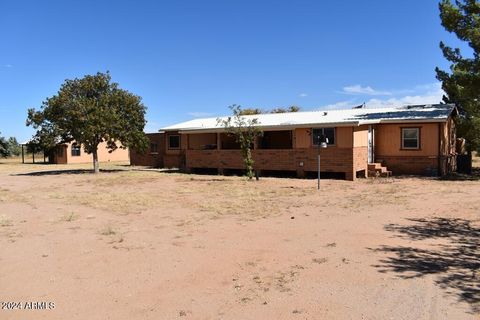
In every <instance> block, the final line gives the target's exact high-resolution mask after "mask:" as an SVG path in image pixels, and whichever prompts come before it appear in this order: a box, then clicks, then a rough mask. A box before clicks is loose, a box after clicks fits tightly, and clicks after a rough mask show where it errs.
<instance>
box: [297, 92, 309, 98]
mask: <svg viewBox="0 0 480 320" xmlns="http://www.w3.org/2000/svg"><path fill="white" fill-rule="evenodd" d="M298 96H299V97H300V98H305V97H308V94H307V93H300V94H299V95H298Z"/></svg>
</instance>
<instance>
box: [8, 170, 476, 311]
mask: <svg viewBox="0 0 480 320" xmlns="http://www.w3.org/2000/svg"><path fill="white" fill-rule="evenodd" d="M0 162H1V161H0ZM88 168H89V167H88V166H82V165H77V166H53V165H48V166H42V165H27V164H25V165H20V164H13V163H11V162H10V163H0V248H1V254H0V301H3V302H8V301H10V302H19V304H15V305H16V307H17V308H16V309H14V310H0V319H177V318H178V319H477V320H478V319H480V316H479V314H480V270H479V268H480V252H479V250H480V249H479V245H480V216H479V213H480V201H479V200H480V181H478V180H474V181H443V180H438V179H432V178H430V179H428V178H414V177H410V178H402V179H378V180H359V181H356V182H348V181H335V180H323V181H322V190H321V191H320V192H318V191H317V190H316V181H315V180H299V179H279V178H263V179H261V180H260V181H258V182H255V181H254V182H248V181H245V179H243V178H240V177H223V176H203V175H183V174H176V173H163V172H158V171H151V170H139V169H140V168H134V169H132V168H130V167H127V166H115V165H109V166H107V167H106V166H104V168H107V169H108V171H105V172H102V173H101V174H99V175H93V174H90V173H88V172H87V171H85V170H84V169H88ZM28 302H37V304H36V305H35V304H28ZM38 302H46V303H45V304H38ZM48 303H51V304H50V305H48ZM52 304H54V308H52V307H53V305H52ZM9 306H10V307H12V304H10V305H9ZM3 307H4V309H5V308H6V305H5V303H3ZM29 307H30V308H35V307H36V308H37V309H38V308H41V310H32V309H27V308H29ZM49 307H50V308H49ZM20 308H21V309H20ZM43 308H46V309H43Z"/></svg>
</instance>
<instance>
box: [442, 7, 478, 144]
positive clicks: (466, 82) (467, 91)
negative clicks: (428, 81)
mask: <svg viewBox="0 0 480 320" xmlns="http://www.w3.org/2000/svg"><path fill="white" fill-rule="evenodd" d="M439 8H440V18H441V21H442V26H443V27H445V29H446V30H447V31H449V32H452V33H454V34H455V35H456V36H457V37H458V38H459V39H460V40H462V41H465V42H466V43H467V44H468V45H469V47H470V48H471V49H472V51H473V54H472V55H471V56H469V57H466V56H465V53H464V52H461V50H460V49H459V48H451V47H449V46H447V45H445V44H444V43H443V42H441V43H440V48H441V49H442V51H443V55H444V56H445V58H446V59H447V60H448V61H449V62H450V63H451V66H450V71H449V72H448V71H444V70H440V69H439V68H436V72H437V79H438V80H440V81H441V82H442V88H443V90H444V91H445V93H446V95H445V96H444V97H443V100H444V101H445V102H447V103H455V104H456V105H457V106H458V108H459V110H460V112H461V114H460V117H459V120H458V135H459V136H462V137H464V138H465V139H466V141H467V150H468V151H469V152H470V151H472V150H475V149H477V148H479V146H480V2H479V1H476V0H461V1H460V0H455V1H454V2H452V1H451V0H442V1H441V2H440V4H439Z"/></svg>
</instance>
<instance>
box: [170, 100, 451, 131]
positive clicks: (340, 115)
mask: <svg viewBox="0 0 480 320" xmlns="http://www.w3.org/2000/svg"><path fill="white" fill-rule="evenodd" d="M454 109H455V105H453V104H426V105H411V106H403V107H391V108H371V109H369V108H360V109H346V110H324V111H304V112H286V113H268V114H256V115H246V116H243V117H244V118H245V119H255V118H256V119H258V127H260V128H262V129H272V130H282V129H291V128H299V127H312V126H325V127H329V126H330V127H334V126H360V125H364V124H378V123H409V122H445V121H446V120H447V119H448V117H449V116H450V114H451V113H452V112H453V110H454ZM227 118H228V116H225V117H218V118H202V119H194V120H190V121H186V122H181V123H178V124H175V125H172V126H168V127H165V128H163V129H161V131H212V132H214V131H222V130H223V127H222V125H220V124H218V119H222V120H225V119H227Z"/></svg>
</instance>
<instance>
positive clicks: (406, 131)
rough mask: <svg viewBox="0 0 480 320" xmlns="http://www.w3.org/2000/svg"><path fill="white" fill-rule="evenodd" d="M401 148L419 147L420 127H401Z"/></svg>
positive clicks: (414, 148)
mask: <svg viewBox="0 0 480 320" xmlns="http://www.w3.org/2000/svg"><path fill="white" fill-rule="evenodd" d="M402 149H413V150H416V149H420V128H402Z"/></svg>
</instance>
